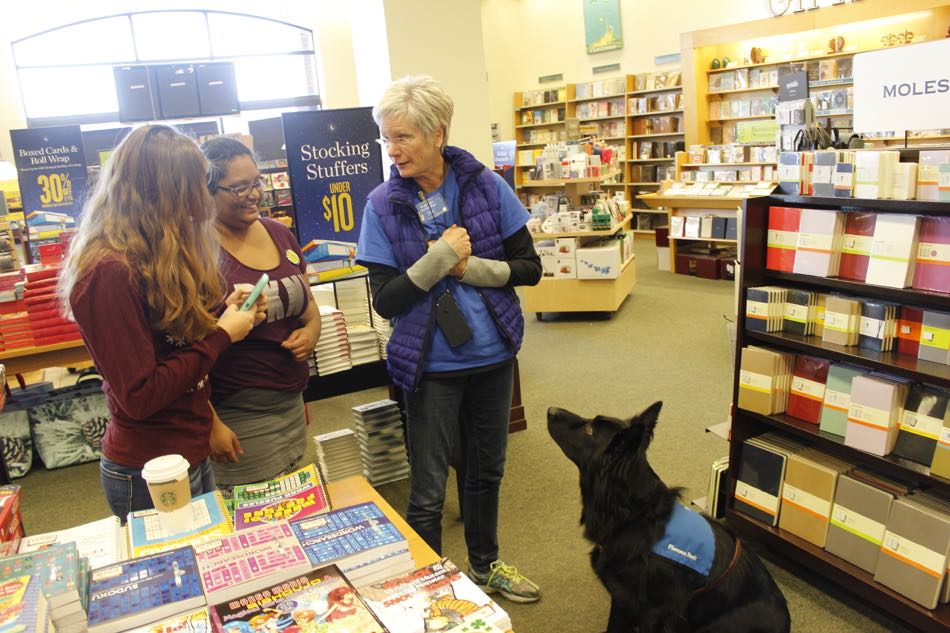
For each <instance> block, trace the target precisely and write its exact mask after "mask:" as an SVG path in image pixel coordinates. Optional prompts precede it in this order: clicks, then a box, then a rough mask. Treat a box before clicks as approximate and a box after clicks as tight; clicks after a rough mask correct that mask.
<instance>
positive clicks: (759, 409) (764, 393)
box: [738, 345, 795, 415]
mask: <svg viewBox="0 0 950 633" xmlns="http://www.w3.org/2000/svg"><path fill="white" fill-rule="evenodd" d="M794 362H795V355H794V354H793V353H791V352H783V351H779V350H775V349H767V348H764V347H756V346H754V345H749V346H748V347H744V348H742V359H741V365H740V370H739V403H738V404H739V407H740V408H741V409H745V410H746V411H752V412H754V413H761V414H762V415H773V414H775V413H782V412H784V411H785V406H786V403H787V401H788V392H789V388H790V387H791V382H792V380H791V379H792V368H793V365H794Z"/></svg>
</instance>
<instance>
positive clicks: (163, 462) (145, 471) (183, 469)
mask: <svg viewBox="0 0 950 633" xmlns="http://www.w3.org/2000/svg"><path fill="white" fill-rule="evenodd" d="M190 466H191V465H190V464H189V463H188V460H187V459H185V458H184V457H182V456H181V455H162V456H161V457H156V458H155V459H150V460H148V461H147V462H145V467H144V468H142V479H144V480H145V481H147V482H149V483H162V482H165V481H174V480H176V479H178V478H180V477H181V476H182V475H183V474H187V473H188V468H190Z"/></svg>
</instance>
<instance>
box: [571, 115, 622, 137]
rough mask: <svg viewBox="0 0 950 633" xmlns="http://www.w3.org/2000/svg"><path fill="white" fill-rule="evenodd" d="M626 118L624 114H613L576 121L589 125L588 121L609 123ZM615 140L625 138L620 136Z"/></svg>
mask: <svg viewBox="0 0 950 633" xmlns="http://www.w3.org/2000/svg"><path fill="white" fill-rule="evenodd" d="M626 116H627V115H626V114H614V115H611V116H595V117H591V118H589V119H577V120H578V121H581V122H583V123H589V122H590V121H610V120H612V119H623V118H626ZM616 138H625V137H622V136H620V137H616Z"/></svg>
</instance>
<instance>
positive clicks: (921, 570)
mask: <svg viewBox="0 0 950 633" xmlns="http://www.w3.org/2000/svg"><path fill="white" fill-rule="evenodd" d="M916 496H917V495H912V496H909V497H906V498H903V499H897V500H895V501H894V503H893V504H892V506H891V514H890V516H889V517H888V521H887V529H886V530H885V532H884V539H883V543H882V545H881V555H880V557H879V559H878V562H877V569H876V570H875V572H874V580H876V581H877V582H879V583H881V584H883V585H886V586H888V587H890V588H891V589H893V590H894V591H896V592H898V593H899V594H901V595H903V596H905V597H907V598H910V599H911V600H913V601H914V602H916V603H918V604H920V605H922V606H924V607H926V608H927V609H933V608H935V607H936V606H937V600H938V598H939V596H940V589H941V587H942V585H943V582H944V576H945V575H946V571H947V554H948V552H950V517H948V516H947V515H946V514H945V513H944V512H941V511H940V510H938V509H936V508H934V507H933V506H931V505H930V504H929V503H926V502H921V501H919V500H917V499H915V497H916Z"/></svg>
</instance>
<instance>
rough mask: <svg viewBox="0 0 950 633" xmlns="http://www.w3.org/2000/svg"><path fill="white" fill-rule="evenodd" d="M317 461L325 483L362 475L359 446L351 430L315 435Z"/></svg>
mask: <svg viewBox="0 0 950 633" xmlns="http://www.w3.org/2000/svg"><path fill="white" fill-rule="evenodd" d="M313 441H314V443H315V444H316V445H317V461H318V462H319V463H320V470H321V471H322V472H323V474H324V476H325V477H326V479H327V481H337V480H338V479H346V478H347V477H353V476H355V475H362V474H363V462H362V460H361V459H360V446H359V442H358V441H357V439H356V433H355V432H354V431H353V429H340V430H339V431H334V432H332V433H324V434H323V435H315V436H314V438H313Z"/></svg>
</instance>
